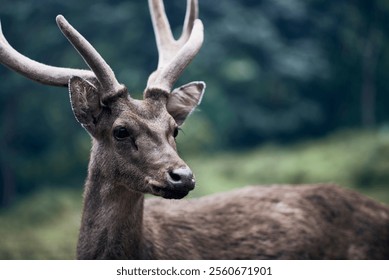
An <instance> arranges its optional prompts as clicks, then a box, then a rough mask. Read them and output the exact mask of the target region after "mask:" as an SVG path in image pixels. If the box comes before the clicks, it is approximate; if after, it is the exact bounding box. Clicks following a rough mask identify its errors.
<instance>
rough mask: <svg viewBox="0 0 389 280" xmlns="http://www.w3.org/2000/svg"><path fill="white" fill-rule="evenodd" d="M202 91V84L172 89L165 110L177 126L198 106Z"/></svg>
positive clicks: (196, 83) (194, 83)
mask: <svg viewBox="0 0 389 280" xmlns="http://www.w3.org/2000/svg"><path fill="white" fill-rule="evenodd" d="M204 90H205V83H204V82H192V83H189V84H186V85H183V86H181V87H179V88H176V89H174V90H173V91H172V92H171V94H169V97H168V100H167V104H166V108H167V111H168V112H169V114H170V115H171V116H172V117H173V118H174V120H175V121H176V123H177V124H178V125H179V126H180V125H182V124H183V123H184V121H185V119H186V118H187V117H188V116H189V115H190V114H191V113H192V112H193V110H194V109H195V108H196V106H197V105H199V104H200V102H201V99H202V98H203V94H204Z"/></svg>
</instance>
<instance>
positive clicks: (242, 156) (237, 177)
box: [188, 131, 389, 203]
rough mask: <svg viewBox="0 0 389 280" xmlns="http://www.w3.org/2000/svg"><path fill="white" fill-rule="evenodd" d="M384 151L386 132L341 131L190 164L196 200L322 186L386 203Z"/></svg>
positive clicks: (388, 196) (388, 160)
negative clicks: (258, 188) (246, 188)
mask: <svg viewBox="0 0 389 280" xmlns="http://www.w3.org/2000/svg"><path fill="white" fill-rule="evenodd" d="M388 146H389V134H388V132H376V133H375V132H372V131H366V132H354V131H343V132H339V133H336V134H334V135H331V136H328V137H326V138H324V139H320V140H310V141H303V142H300V143H297V144H293V145H289V146H283V145H275V144H268V145H265V146H263V147H260V148H257V149H254V150H249V151H246V152H242V153H237V152H232V153H221V154H215V155H212V156H208V157H204V156H199V157H193V158H190V159H189V160H188V163H189V164H190V166H191V167H192V169H193V170H194V172H195V174H198V177H197V182H198V187H197V189H196V191H195V192H194V194H197V195H204V194H208V193H212V192H219V191H224V190H226V189H231V188H234V187H239V186H243V185H258V184H306V183H318V182H323V183H335V184H338V185H342V186H345V187H350V188H357V189H359V190H361V191H363V192H364V193H366V194H369V195H373V196H374V197H375V198H376V199H378V200H381V201H384V202H386V203H389V193H388V191H387V188H388V181H389V180H388V175H387V174H388V172H387V170H389V169H388V165H389V154H388V153H387V151H388ZM376 192H377V193H379V195H374V194H375V193H376Z"/></svg>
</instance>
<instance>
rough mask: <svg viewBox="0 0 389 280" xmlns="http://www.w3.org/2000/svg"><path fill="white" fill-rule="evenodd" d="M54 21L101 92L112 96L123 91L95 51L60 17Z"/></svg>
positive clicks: (109, 68) (112, 73) (110, 70)
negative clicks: (93, 76) (99, 86)
mask: <svg viewBox="0 0 389 280" xmlns="http://www.w3.org/2000/svg"><path fill="white" fill-rule="evenodd" d="M56 21H57V24H58V27H59V29H60V30H61V31H62V33H63V34H64V35H65V37H66V38H67V39H68V40H69V42H70V43H71V44H72V45H73V46H74V48H75V49H76V50H77V51H78V53H79V54H80V55H81V57H82V58H83V59H84V61H85V62H86V64H88V66H89V68H90V69H91V70H92V71H93V73H95V75H96V78H97V80H98V81H99V83H100V85H101V86H102V88H103V90H104V91H107V94H112V93H115V92H118V91H120V90H121V89H123V88H124V86H123V85H121V84H119V82H118V81H117V80H116V77H115V74H114V72H113V71H112V69H111V67H109V65H108V64H107V63H106V62H105V60H104V59H103V58H102V57H101V55H100V54H99V53H98V52H97V51H96V49H95V48H94V47H93V46H92V45H91V44H90V43H89V42H88V41H87V40H86V39H85V38H84V37H83V36H82V35H81V34H80V33H79V32H78V31H77V30H76V29H75V28H74V27H73V26H71V25H70V24H69V22H68V21H67V20H66V19H65V18H64V17H63V16H62V15H58V16H57V18H56Z"/></svg>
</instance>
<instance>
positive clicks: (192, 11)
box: [179, 0, 199, 41]
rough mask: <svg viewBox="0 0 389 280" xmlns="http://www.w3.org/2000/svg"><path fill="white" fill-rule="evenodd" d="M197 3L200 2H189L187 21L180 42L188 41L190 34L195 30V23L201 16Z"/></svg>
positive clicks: (192, 0)
mask: <svg viewBox="0 0 389 280" xmlns="http://www.w3.org/2000/svg"><path fill="white" fill-rule="evenodd" d="M197 1H198V0H187V4H186V14H185V21H184V26H183V28H182V34H181V37H180V39H179V41H186V40H188V38H189V36H190V33H191V31H192V29H193V24H194V21H195V20H196V19H197V18H198V16H199V9H198V6H199V5H198V2H197Z"/></svg>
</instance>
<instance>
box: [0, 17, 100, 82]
mask: <svg viewBox="0 0 389 280" xmlns="http://www.w3.org/2000/svg"><path fill="white" fill-rule="evenodd" d="M0 62H1V63H2V64H4V65H5V66H7V67H8V68H10V69H11V70H14V71H16V72H18V73H20V74H22V75H23V76H25V77H27V78H29V79H31V80H33V81H36V82H39V83H42V84H46V85H53V86H67V85H68V81H69V79H70V78H71V77H72V76H80V77H82V78H84V79H86V80H89V81H93V80H95V79H96V78H95V75H94V74H93V72H92V71H89V70H79V69H71V68H63V67H55V66H50V65H46V64H43V63H40V62H37V61H35V60H32V59H30V58H28V57H26V56H24V55H22V54H21V53H19V52H18V51H16V50H15V49H14V48H13V47H12V46H11V45H10V44H9V43H8V41H7V40H6V38H5V37H4V34H3V31H2V28H1V22H0Z"/></svg>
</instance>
